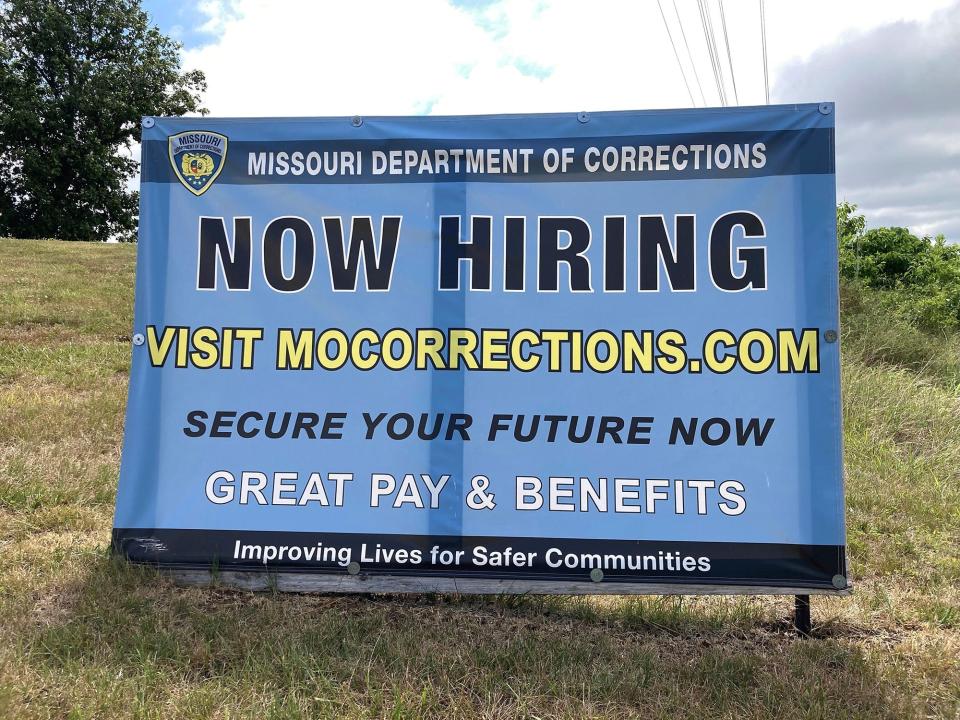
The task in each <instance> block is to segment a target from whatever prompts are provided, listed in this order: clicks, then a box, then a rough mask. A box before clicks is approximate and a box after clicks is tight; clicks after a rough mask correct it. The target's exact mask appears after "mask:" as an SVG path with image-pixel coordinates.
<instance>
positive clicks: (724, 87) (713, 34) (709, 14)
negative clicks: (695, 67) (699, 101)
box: [703, 0, 730, 105]
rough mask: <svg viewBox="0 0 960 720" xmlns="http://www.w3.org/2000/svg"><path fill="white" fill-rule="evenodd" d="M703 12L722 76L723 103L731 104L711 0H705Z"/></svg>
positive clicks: (715, 59) (719, 72)
mask: <svg viewBox="0 0 960 720" xmlns="http://www.w3.org/2000/svg"><path fill="white" fill-rule="evenodd" d="M703 12H704V14H705V15H706V16H707V30H708V33H709V35H710V49H711V50H712V51H713V61H714V62H715V63H716V65H717V74H718V75H719V77H720V89H721V90H723V104H724V105H729V104H730V98H729V97H727V82H726V80H725V79H724V77H723V63H722V62H720V51H719V50H718V49H717V35H716V32H715V31H714V25H713V13H712V12H711V11H710V0H703Z"/></svg>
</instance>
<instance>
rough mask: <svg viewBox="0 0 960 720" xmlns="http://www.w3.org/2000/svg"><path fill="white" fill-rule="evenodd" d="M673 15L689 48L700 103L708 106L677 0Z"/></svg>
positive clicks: (688, 54) (674, 1)
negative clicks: (678, 10)
mask: <svg viewBox="0 0 960 720" xmlns="http://www.w3.org/2000/svg"><path fill="white" fill-rule="evenodd" d="M673 14H674V15H675V16H676V18H677V25H679V26H680V34H681V35H682V36H683V44H684V46H685V47H686V48H687V58H689V60H690V67H692V68H693V77H695V78H696V80H697V88H698V89H699V90H700V102H702V103H703V105H704V106H706V104H707V97H706V95H704V94H703V85H701V84H700V73H698V72H697V64H696V63H695V62H694V61H693V53H692V52H690V43H688V42H687V31H686V30H684V29H683V21H682V20H680V13H679V12H677V0H673Z"/></svg>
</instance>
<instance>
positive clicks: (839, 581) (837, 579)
mask: <svg viewBox="0 0 960 720" xmlns="http://www.w3.org/2000/svg"><path fill="white" fill-rule="evenodd" d="M831 582H832V583H833V586H834V587H835V588H836V589H837V590H843V589H844V588H845V587H846V586H847V579H846V578H845V577H844V576H843V575H834V576H833V580H831Z"/></svg>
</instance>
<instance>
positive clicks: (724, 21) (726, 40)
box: [719, 0, 740, 105]
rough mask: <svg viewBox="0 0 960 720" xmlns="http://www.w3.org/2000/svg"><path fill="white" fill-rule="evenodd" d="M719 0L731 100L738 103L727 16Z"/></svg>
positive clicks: (721, 1) (721, 0)
mask: <svg viewBox="0 0 960 720" xmlns="http://www.w3.org/2000/svg"><path fill="white" fill-rule="evenodd" d="M719 1H720V24H721V26H722V27H723V44H724V45H726V46H727V63H728V64H729V65H730V81H731V82H732V83H733V102H735V103H736V104H737V105H739V104H740V97H739V96H738V95H737V74H736V73H735V72H734V71H733V57H731V55H730V36H729V35H727V16H726V14H725V13H724V12H723V0H719Z"/></svg>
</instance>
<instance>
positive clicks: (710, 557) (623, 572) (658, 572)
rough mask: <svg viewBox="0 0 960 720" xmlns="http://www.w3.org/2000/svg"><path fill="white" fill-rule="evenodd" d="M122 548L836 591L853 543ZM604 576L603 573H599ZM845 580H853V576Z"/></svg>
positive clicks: (147, 558)
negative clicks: (846, 549) (846, 544)
mask: <svg viewBox="0 0 960 720" xmlns="http://www.w3.org/2000/svg"><path fill="white" fill-rule="evenodd" d="M113 547H114V550H115V551H116V552H118V553H120V554H122V555H124V556H125V557H127V558H128V559H129V560H131V561H133V562H138V563H149V564H152V565H159V566H161V567H167V568H181V569H209V568H211V567H212V566H215V567H218V568H220V569H229V570H264V569H267V570H271V571H287V572H316V573H328V574H329V573H346V572H348V568H349V569H352V570H353V571H356V570H357V567H356V566H353V567H352V568H351V567H350V566H351V564H352V563H357V564H358V565H359V568H360V570H361V571H362V572H363V573H377V574H390V575H415V576H416V575H419V576H432V577H456V578H470V577H473V578H486V579H510V580H563V581H587V580H590V578H591V575H590V573H591V571H592V570H595V569H599V570H602V571H603V575H602V577H603V580H604V582H626V583H676V584H685V583H687V584H702V585H710V584H716V585H742V586H751V585H760V586H768V587H789V588H797V587H809V588H831V589H836V585H835V584H834V578H835V577H836V576H841V578H845V577H846V560H845V549H844V546H843V545H786V544H775V543H731V542H658V541H651V540H587V539H575V538H525V537H457V536H433V535H367V534H362V533H312V532H272V531H271V532H266V531H250V530H236V531H234V530H169V529H165V530H159V529H137V528H115V529H114V531H113ZM594 575H596V573H594ZM844 584H845V580H844Z"/></svg>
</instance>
